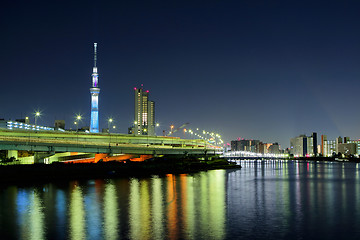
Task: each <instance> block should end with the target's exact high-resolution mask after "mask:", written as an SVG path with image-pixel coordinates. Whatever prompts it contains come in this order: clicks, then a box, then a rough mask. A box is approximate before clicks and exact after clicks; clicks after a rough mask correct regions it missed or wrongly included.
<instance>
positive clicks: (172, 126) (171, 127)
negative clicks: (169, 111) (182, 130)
mask: <svg viewBox="0 0 360 240" xmlns="http://www.w3.org/2000/svg"><path fill="white" fill-rule="evenodd" d="M173 128H174V125H171V126H170V132H171V134H172V130H173Z"/></svg>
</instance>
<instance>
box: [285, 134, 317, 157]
mask: <svg viewBox="0 0 360 240" xmlns="http://www.w3.org/2000/svg"><path fill="white" fill-rule="evenodd" d="M290 154H293V155H294V156H297V157H305V156H317V155H318V151H317V133H315V132H314V133H312V135H311V136H305V135H300V136H298V137H295V138H291V139H290Z"/></svg>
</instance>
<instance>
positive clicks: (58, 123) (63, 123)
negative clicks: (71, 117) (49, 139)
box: [54, 120, 65, 129]
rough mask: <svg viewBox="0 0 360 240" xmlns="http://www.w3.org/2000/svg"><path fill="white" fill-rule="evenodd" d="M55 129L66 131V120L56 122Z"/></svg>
mask: <svg viewBox="0 0 360 240" xmlns="http://www.w3.org/2000/svg"><path fill="white" fill-rule="evenodd" d="M54 126H55V129H59V128H60V129H65V120H55V123H54Z"/></svg>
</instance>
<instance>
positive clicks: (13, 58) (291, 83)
mask: <svg viewBox="0 0 360 240" xmlns="http://www.w3.org/2000/svg"><path fill="white" fill-rule="evenodd" d="M0 27H1V28H0V29H1V38H0V43H1V55H0V56H1V57H0V69H1V92H0V118H4V119H13V120H14V119H15V118H24V117H25V116H31V120H32V121H34V117H33V112H34V111H35V110H37V109H38V110H41V111H42V117H41V118H40V119H39V120H38V123H39V124H41V125H50V126H53V124H54V120H55V119H65V120H66V128H70V127H74V126H73V124H72V122H73V121H74V120H73V119H74V116H75V115H76V114H78V113H80V114H82V115H83V117H84V122H83V123H82V125H84V126H85V125H87V126H88V125H90V124H89V122H90V92H89V88H90V87H91V73H92V65H93V43H94V42H97V43H98V71H99V86H100V88H101V92H100V97H99V101H100V103H99V108H100V110H99V111H100V128H106V127H107V118H108V117H110V116H111V117H113V118H114V120H115V124H116V126H117V130H118V131H119V132H122V133H126V132H127V128H128V127H129V126H130V125H131V123H132V122H133V119H134V117H133V115H134V112H133V111H134V110H133V105H134V97H133V95H134V91H133V88H134V87H136V86H137V87H138V86H140V84H144V88H145V89H148V90H150V99H151V100H154V101H155V102H156V120H157V122H159V123H160V125H161V126H160V127H159V129H158V130H157V132H158V134H161V132H162V130H163V129H166V130H168V129H169V126H170V124H174V125H175V127H178V126H179V125H182V124H183V123H186V122H189V123H190V125H189V126H188V127H189V128H192V129H195V128H197V127H198V128H200V129H206V130H208V131H214V132H218V133H220V134H221V135H222V136H223V138H224V140H226V141H230V140H233V139H236V138H238V137H241V138H248V139H260V140H262V141H264V142H279V143H280V144H281V145H282V147H288V146H289V139H290V138H291V137H294V136H297V135H299V134H304V133H305V134H307V135H310V134H311V132H313V131H315V132H318V134H319V135H321V134H327V135H328V138H329V139H332V138H335V137H337V136H340V135H341V136H349V137H350V138H351V139H358V138H360V111H359V109H358V99H359V97H358V96H359V90H360V68H359V66H360V28H359V27H360V2H359V1H291V0H287V1H256V0H252V1H240V0H238V1H211V0H206V1H196V0H194V1H186V0H182V1H169V0H168V1H135V0H131V1H130V0H129V1H67V0H65V1H14V0H5V1H2V4H1V7H0Z"/></svg>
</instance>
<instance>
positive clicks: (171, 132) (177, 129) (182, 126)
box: [164, 123, 190, 136]
mask: <svg viewBox="0 0 360 240" xmlns="http://www.w3.org/2000/svg"><path fill="white" fill-rule="evenodd" d="M189 124H190V123H185V124H183V125H181V126H180V127H178V128H176V129H175V130H172V129H173V127H174V126H173V125H171V126H172V128H171V131H170V132H169V133H168V135H167V136H170V135H171V134H173V133H176V132H177V131H179V130H180V129H182V128H184V127H186V126H187V125H189ZM164 131H165V130H164Z"/></svg>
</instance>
